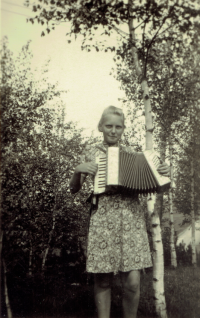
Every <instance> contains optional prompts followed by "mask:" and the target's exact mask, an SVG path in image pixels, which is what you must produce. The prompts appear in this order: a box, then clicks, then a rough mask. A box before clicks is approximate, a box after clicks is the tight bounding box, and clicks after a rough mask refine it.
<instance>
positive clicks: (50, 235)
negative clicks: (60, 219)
mask: <svg viewBox="0 0 200 318" xmlns="http://www.w3.org/2000/svg"><path fill="white" fill-rule="evenodd" d="M55 224H56V216H55V213H54V212H53V224H52V229H51V231H50V233H49V240H48V245H47V248H46V250H45V252H44V256H43V259H42V272H44V267H45V263H46V259H47V255H48V252H49V247H50V243H51V240H52V236H53V232H54V229H55Z"/></svg>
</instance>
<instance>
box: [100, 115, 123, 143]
mask: <svg viewBox="0 0 200 318" xmlns="http://www.w3.org/2000/svg"><path fill="white" fill-rule="evenodd" d="M101 131H102V133H103V136H104V141H105V142H106V143H108V144H110V145H112V144H115V143H117V142H118V140H119V139H120V138H121V135H122V134H123V131H124V124H123V119H122V118H121V116H119V115H115V114H108V115H106V117H105V118H104V121H103V124H102V126H101Z"/></svg>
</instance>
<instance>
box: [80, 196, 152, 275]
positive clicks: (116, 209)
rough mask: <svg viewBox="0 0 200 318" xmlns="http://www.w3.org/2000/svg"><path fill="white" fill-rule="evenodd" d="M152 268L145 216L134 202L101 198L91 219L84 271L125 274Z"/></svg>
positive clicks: (113, 197)
mask: <svg viewBox="0 0 200 318" xmlns="http://www.w3.org/2000/svg"><path fill="white" fill-rule="evenodd" d="M151 266H152V260H151V253H150V248H149V242H148V236H147V231H146V224H145V218H144V212H143V211H142V208H141V206H140V204H139V202H138V200H137V199H133V198H131V197H124V196H122V195H121V194H113V195H106V194H104V195H101V196H100V197H99V202H98V209H97V210H94V211H93V212H92V215H91V219H90V227H89V234H88V246H87V262H86V270H87V272H90V273H110V272H114V273H117V272H118V271H122V272H128V271H130V270H139V269H142V268H146V267H151Z"/></svg>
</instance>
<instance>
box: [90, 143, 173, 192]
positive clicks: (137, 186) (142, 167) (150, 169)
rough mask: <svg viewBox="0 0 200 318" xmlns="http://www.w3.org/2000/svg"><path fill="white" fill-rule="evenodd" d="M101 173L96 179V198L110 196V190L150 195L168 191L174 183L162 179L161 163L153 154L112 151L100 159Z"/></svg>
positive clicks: (112, 148) (151, 152) (114, 148)
mask: <svg viewBox="0 0 200 318" xmlns="http://www.w3.org/2000/svg"><path fill="white" fill-rule="evenodd" d="M96 163H97V164H98V170H97V173H96V175H95V178H94V194H96V195H97V194H100V193H104V192H106V189H107V187H108V186H118V187H119V189H118V190H119V191H120V192H122V193H130V194H148V193H155V192H160V191H164V190H166V189H168V188H169V186H170V179H169V178H168V177H164V176H162V175H160V174H159V173H158V171H157V168H158V166H159V164H160V160H159V158H158V157H157V155H156V153H155V152H154V151H153V150H145V151H144V152H136V153H129V152H127V151H123V150H120V148H118V147H109V148H108V149H107V152H106V153H104V152H99V156H97V157H96Z"/></svg>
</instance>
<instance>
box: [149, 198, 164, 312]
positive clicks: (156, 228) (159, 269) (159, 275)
mask: <svg viewBox="0 0 200 318" xmlns="http://www.w3.org/2000/svg"><path fill="white" fill-rule="evenodd" d="M147 203H148V212H149V214H150V216H151V227H152V238H153V289H154V299H155V307H156V313H157V315H158V317H159V318H167V311H166V301H165V290H164V257H163V244H162V236H161V228H160V218H159V215H158V213H156V212H155V196H153V197H151V196H150V195H149V197H148V201H147Z"/></svg>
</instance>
